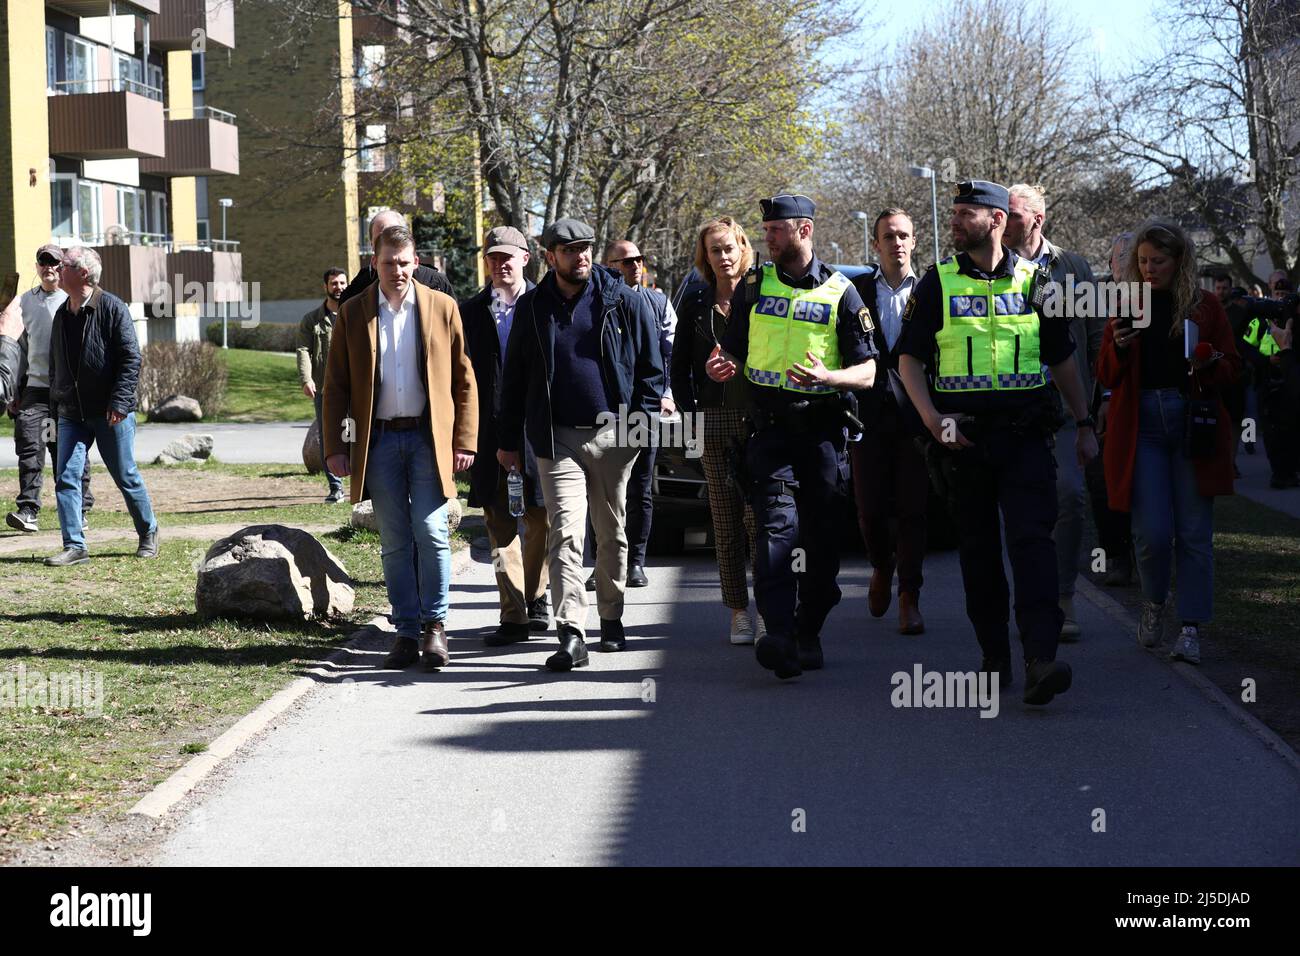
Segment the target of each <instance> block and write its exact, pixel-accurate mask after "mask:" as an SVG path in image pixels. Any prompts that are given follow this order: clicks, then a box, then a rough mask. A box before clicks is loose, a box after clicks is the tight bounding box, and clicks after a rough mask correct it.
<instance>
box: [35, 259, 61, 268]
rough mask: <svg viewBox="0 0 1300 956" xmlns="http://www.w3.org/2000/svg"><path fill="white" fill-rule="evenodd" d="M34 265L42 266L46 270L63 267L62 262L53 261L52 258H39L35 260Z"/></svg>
mask: <svg viewBox="0 0 1300 956" xmlns="http://www.w3.org/2000/svg"><path fill="white" fill-rule="evenodd" d="M36 264H37V265H38V266H43V267H44V268H46V269H51V268H56V267H58V266H61V265H63V260H62V259H55V258H54V257H53V256H41V257H40V258H39V259H37V260H36Z"/></svg>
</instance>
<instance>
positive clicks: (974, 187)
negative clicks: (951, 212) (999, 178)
mask: <svg viewBox="0 0 1300 956" xmlns="http://www.w3.org/2000/svg"><path fill="white" fill-rule="evenodd" d="M958 203H965V204H966V205H968V206H988V207H989V208H990V209H1001V210H1002V211H1003V212H1007V209H1008V205H1009V203H1010V195H1009V194H1008V193H1007V187H1006V186H999V185H998V184H997V183H990V182H985V181H984V180H982V179H967V180H965V181H964V182H960V183H958V184H957V194H956V195H955V196H953V197H952V204H953V205H954V206H956V205H957V204H958Z"/></svg>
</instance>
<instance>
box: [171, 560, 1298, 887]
mask: <svg viewBox="0 0 1300 956" xmlns="http://www.w3.org/2000/svg"><path fill="white" fill-rule="evenodd" d="M846 565H847V566H846V569H845V571H844V572H843V573H842V574H841V586H842V587H844V590H845V598H844V601H843V603H841V605H840V607H839V608H838V609H837V610H836V611H835V613H834V614H832V616H831V619H830V621H829V622H828V625H827V628H826V631H825V632H824V641H823V643H824V646H825V648H826V657H827V663H826V667H825V669H824V670H822V671H818V672H813V673H808V674H805V675H804V676H803V677H802V678H799V679H796V680H794V681H789V682H781V681H778V680H776V678H775V677H774V676H773V675H772V674H770V673H769V672H767V671H764V670H762V669H761V668H760V667H759V666H758V665H757V664H756V663H755V661H754V658H753V651H752V648H747V647H732V646H729V645H728V643H727V640H726V632H727V623H728V617H727V612H726V611H725V609H723V608H722V606H721V604H720V602H719V592H718V587H719V586H718V580H717V569H716V565H715V564H714V562H713V559H712V556H711V555H696V556H692V557H687V558H681V559H676V560H675V561H673V562H671V563H667V564H665V562H664V561H659V562H656V563H655V566H652V567H650V568H649V569H648V574H649V576H650V579H651V586H650V587H648V588H644V589H640V590H634V591H631V592H629V601H628V607H627V611H626V614H625V618H624V620H625V623H626V625H627V632H628V637H629V648H628V650H627V651H625V652H623V653H620V654H607V655H603V654H599V653H597V652H594V651H593V653H592V655H591V665H590V666H589V667H587V668H584V669H581V670H579V671H575V672H574V673H573V674H570V675H553V674H549V673H547V672H546V671H544V670H543V669H542V662H543V661H544V659H545V658H546V656H547V655H549V654H550V653H551V652H552V651H553V650H554V639H553V637H552V636H550V635H548V636H547V637H546V638H545V639H544V640H542V639H539V640H534V641H531V642H529V643H527V644H523V645H515V646H512V647H507V648H497V649H493V648H486V647H484V646H483V644H482V638H483V635H484V634H486V633H488V632H489V631H490V630H491V629H492V628H493V627H494V626H495V624H496V620H497V602H496V589H495V585H494V584H493V580H492V574H491V566H490V564H488V563H487V556H486V555H484V554H476V555H475V561H474V562H473V563H472V564H470V565H469V567H468V568H466V569H464V570H461V571H459V572H458V574H457V576H456V581H455V586H454V588H453V592H452V612H451V617H450V620H449V625H450V629H451V639H450V641H449V645H450V649H451V654H452V665H451V666H450V667H448V668H447V669H446V670H445V671H443V672H441V673H435V674H422V673H419V672H417V671H407V672H402V673H398V672H392V671H383V670H380V669H378V667H379V663H380V661H381V659H382V656H383V654H384V652H385V650H386V648H387V644H388V643H389V638H388V636H387V635H383V634H374V635H373V636H372V639H371V640H369V641H368V642H367V643H366V646H365V648H364V649H362V650H359V651H358V652H356V653H355V654H353V655H352V657H351V659H350V660H349V661H347V662H345V663H343V664H340V665H338V666H337V668H336V670H335V675H334V679H333V680H332V681H326V682H323V683H321V684H320V686H319V687H318V688H317V689H315V690H314V691H313V692H312V693H311V694H310V695H309V696H308V697H307V698H306V699H305V700H304V702H303V703H302V704H301V705H300V706H299V707H298V708H296V709H295V710H294V711H292V712H290V713H289V714H288V715H286V716H285V717H284V718H282V719H281V720H280V721H279V722H278V723H277V724H276V726H275V728H274V729H273V730H272V731H270V732H268V733H266V734H265V735H263V736H262V737H261V738H259V739H258V740H256V741H254V742H252V743H251V744H250V745H249V746H248V747H247V748H245V751H244V752H242V754H241V755H240V756H239V757H237V758H235V759H234V760H233V761H232V762H231V763H230V764H228V765H227V766H226V767H225V768H223V770H222V771H221V772H219V773H218V775H217V776H216V777H215V778H213V779H211V780H209V781H208V782H207V783H206V784H204V785H203V786H202V787H201V788H200V790H199V791H198V792H197V793H196V795H195V796H194V797H193V798H191V799H190V800H189V801H188V803H187V804H186V805H184V808H183V809H182V810H180V811H178V813H180V814H181V817H180V819H179V821H178V822H177V824H176V826H175V828H174V829H173V830H172V831H171V834H170V836H169V837H168V838H167V839H166V840H165V841H164V842H163V843H162V845H161V848H160V850H159V853H158V855H157V860H156V861H157V862H158V863H160V864H165V865H168V864H185V865H196V864H197V865H203V864H220V865H242V864H252V865H281V864H309V865H310V864H380V865H407V864H410V865H416V864H425V865H427V864H432V865H439V864H525V865H527V864H632V865H637V864H801V863H802V864H901V865H911V864H922V865H966V864H985V865H1003V864H1039V865H1102V866H1110V865H1134V864H1141V865H1160V866H1163V865H1178V866H1188V865H1215V866H1238V865H1269V864H1272V865H1288V864H1289V865H1295V864H1296V863H1300V796H1298V791H1297V783H1298V782H1300V778H1298V776H1297V773H1296V771H1295V770H1294V769H1293V768H1292V765H1291V764H1290V763H1288V762H1287V761H1286V760H1284V759H1282V758H1281V757H1280V756H1279V755H1278V754H1277V753H1276V752H1275V751H1273V750H1271V749H1269V747H1267V746H1266V745H1265V744H1264V743H1262V742H1261V740H1260V739H1259V738H1258V737H1257V736H1256V735H1254V734H1253V733H1252V732H1250V731H1249V730H1248V729H1247V728H1246V727H1244V726H1243V724H1242V723H1241V722H1240V721H1238V720H1236V719H1234V718H1233V717H1232V716H1231V715H1230V713H1229V712H1228V710H1227V709H1225V708H1223V707H1222V706H1219V705H1217V704H1215V703H1214V702H1213V701H1212V700H1211V699H1210V698H1209V697H1207V696H1206V695H1205V694H1204V693H1203V692H1202V691H1201V690H1199V689H1197V688H1196V687H1195V686H1193V685H1192V684H1190V683H1188V682H1187V681H1185V680H1184V679H1182V678H1181V677H1180V676H1179V675H1178V674H1177V673H1175V671H1174V670H1173V666H1174V665H1170V664H1168V663H1167V662H1165V661H1164V660H1162V659H1160V658H1158V657H1156V656H1154V655H1153V654H1151V653H1149V652H1147V651H1144V650H1142V649H1141V648H1139V647H1138V646H1137V644H1136V641H1135V639H1134V635H1133V628H1132V626H1131V625H1129V624H1127V623H1121V622H1119V621H1117V620H1116V619H1114V618H1112V617H1111V616H1110V613H1109V612H1106V611H1104V610H1103V608H1102V607H1101V606H1100V605H1099V604H1095V603H1093V601H1092V600H1091V599H1090V597H1089V595H1090V594H1092V593H1095V592H1091V591H1089V590H1085V591H1081V592H1080V594H1079V596H1078V598H1077V599H1076V610H1077V612H1078V615H1079V619H1080V623H1081V625H1082V627H1083V629H1084V636H1083V639H1082V640H1081V641H1080V642H1079V643H1078V644H1074V645H1069V646H1066V647H1064V648H1063V651H1062V654H1061V657H1062V659H1064V660H1068V661H1069V662H1070V663H1071V664H1072V666H1073V668H1074V675H1075V679H1074V687H1073V689H1072V690H1070V691H1069V692H1068V693H1067V694H1065V695H1063V696H1061V697H1059V698H1057V699H1056V700H1055V701H1053V702H1052V704H1050V705H1049V706H1047V707H1045V708H1032V707H1028V706H1026V705H1024V704H1022V703H1021V701H1020V690H1021V689H1022V688H1023V674H1022V673H1021V672H1020V671H1021V669H1020V665H1019V663H1017V665H1016V671H1017V673H1016V684H1015V686H1014V687H1013V688H1012V690H1010V691H1008V692H1006V693H1004V694H1003V695H1001V697H1000V699H999V708H998V713H997V716H996V717H993V718H983V717H980V716H979V713H980V712H979V710H978V709H976V708H955V707H949V708H899V707H895V706H893V703H892V702H891V699H892V698H893V696H894V690H895V686H894V681H893V677H892V675H894V674H896V673H900V672H901V673H907V674H911V673H912V672H913V668H914V666H915V665H918V664H919V665H921V667H922V669H923V670H926V671H928V670H937V671H965V670H969V669H973V668H974V667H975V666H977V665H978V662H979V649H978V647H977V645H976V643H975V640H974V638H973V636H972V634H971V631H970V627H969V624H968V623H967V621H966V619H965V614H964V610H963V597H962V591H961V587H960V578H959V573H958V569H957V562H956V555H955V554H954V553H943V554H934V555H931V556H930V557H929V559H928V560H927V564H926V569H925V570H926V587H925V592H924V595H923V599H922V610H923V611H924V613H925V615H926V619H927V623H928V625H929V631H928V633H926V634H925V635H923V636H920V637H903V636H901V635H899V634H898V633H897V632H896V630H895V629H894V622H895V620H896V619H895V617H894V610H893V609H891V613H890V614H889V615H887V616H886V617H885V618H883V619H880V620H874V619H871V618H870V617H869V616H868V615H867V613H866V583H867V570H866V568H865V566H864V562H863V559H862V557H861V556H860V555H854V556H851V557H850V558H849V559H847V561H846ZM1081 586H1083V584H1082V581H1081ZM591 613H592V618H591V622H592V624H593V625H594V623H595V619H596V618H595V611H594V609H593V611H592V612H591ZM1177 666H1187V665H1177Z"/></svg>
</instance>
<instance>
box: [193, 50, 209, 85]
mask: <svg viewBox="0 0 1300 956" xmlns="http://www.w3.org/2000/svg"><path fill="white" fill-rule="evenodd" d="M205 65H206V64H205V63H204V62H203V54H202V53H192V54H190V79H191V86H192V87H193V88H194V89H196V90H201V89H203V80H204V72H203V68H204V66H205Z"/></svg>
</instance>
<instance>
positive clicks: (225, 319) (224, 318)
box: [217, 199, 235, 349]
mask: <svg viewBox="0 0 1300 956" xmlns="http://www.w3.org/2000/svg"><path fill="white" fill-rule="evenodd" d="M217 204H218V205H219V206H221V245H222V248H223V249H224V248H225V245H226V210H227V209H229V208H230V207H231V206H233V205H234V204H235V201H234V200H233V199H218V200H217ZM229 324H230V315H229V313H228V311H227V306H226V301H225V299H222V300H221V347H222V348H223V349H228V348H230V346H229V344H227V341H226V329H227V326H228V325H229Z"/></svg>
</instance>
